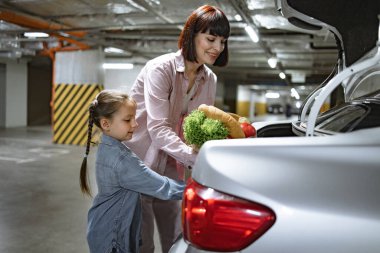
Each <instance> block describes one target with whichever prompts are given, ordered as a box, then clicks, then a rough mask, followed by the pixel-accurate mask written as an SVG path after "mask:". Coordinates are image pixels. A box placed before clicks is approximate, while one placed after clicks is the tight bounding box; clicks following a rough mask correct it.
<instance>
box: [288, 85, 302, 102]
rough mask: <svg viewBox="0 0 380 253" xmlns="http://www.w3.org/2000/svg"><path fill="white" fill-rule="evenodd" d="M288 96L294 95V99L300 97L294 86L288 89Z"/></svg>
mask: <svg viewBox="0 0 380 253" xmlns="http://www.w3.org/2000/svg"><path fill="white" fill-rule="evenodd" d="M290 96H291V97H294V98H295V99H297V100H298V99H300V95H299V94H298V92H297V90H296V89H294V88H291V89H290Z"/></svg>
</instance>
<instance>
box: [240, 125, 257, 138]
mask: <svg viewBox="0 0 380 253" xmlns="http://www.w3.org/2000/svg"><path fill="white" fill-rule="evenodd" d="M240 127H241V129H243V132H244V135H245V137H246V138H248V137H255V136H256V129H255V128H254V127H253V126H252V125H251V124H249V123H247V122H243V123H240Z"/></svg>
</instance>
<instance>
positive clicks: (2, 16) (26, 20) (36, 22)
mask: <svg viewBox="0 0 380 253" xmlns="http://www.w3.org/2000/svg"><path fill="white" fill-rule="evenodd" d="M0 20H4V21H6V22H9V23H13V24H16V25H19V26H22V27H26V28H32V29H39V30H50V31H51V32H48V33H49V34H50V35H51V36H54V37H57V38H58V39H59V40H65V41H67V42H69V43H70V44H73V45H75V46H76V47H77V48H76V49H77V50H86V49H89V48H90V46H89V45H87V44H85V43H83V42H80V41H77V40H75V39H73V38H69V37H65V36H62V35H59V34H57V33H58V32H60V30H61V29H67V27H66V26H63V25H60V24H56V23H52V22H47V21H44V20H41V19H38V18H35V17H31V16H27V15H21V14H17V13H14V12H10V11H0ZM65 34H68V35H71V36H74V37H77V38H83V37H84V36H85V35H86V34H87V32H83V31H67V32H65Z"/></svg>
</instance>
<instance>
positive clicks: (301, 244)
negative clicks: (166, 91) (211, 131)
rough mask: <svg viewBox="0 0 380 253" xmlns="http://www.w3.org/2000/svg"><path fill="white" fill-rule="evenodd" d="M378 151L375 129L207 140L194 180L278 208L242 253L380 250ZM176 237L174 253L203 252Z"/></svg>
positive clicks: (379, 142) (378, 130)
mask: <svg viewBox="0 0 380 253" xmlns="http://www.w3.org/2000/svg"><path fill="white" fill-rule="evenodd" d="M358 152H359V153H358ZM379 154H380V128H374V129H366V130H359V131H356V132H353V133H347V134H341V135H335V136H326V137H313V138H310V137H284V138H249V139H240V140H220V141H209V142H207V143H205V144H204V146H203V147H202V149H201V150H200V153H199V156H198V158H197V161H196V164H195V167H194V169H193V172H192V177H193V179H194V180H195V181H197V182H198V183H200V184H201V185H205V186H207V187H210V188H212V189H214V190H217V191H220V192H223V193H227V194H230V195H233V196H236V197H240V198H243V199H246V200H249V201H254V202H257V203H260V204H262V205H266V206H268V207H270V208H271V209H272V210H273V211H274V212H275V214H276V222H275V224H274V225H273V227H272V228H270V229H269V230H268V231H267V232H266V233H265V234H264V235H263V236H262V237H260V238H259V239H258V240H257V241H255V242H254V243H253V244H251V245H250V246H248V247H247V248H246V249H244V250H242V251H241V252H259V253H264V252H292V253H293V252H316V253H317V252H318V253H319V252H334V253H336V252H345V253H349V252H373V253H375V252H380V233H379V231H380V198H379V193H380V184H379V179H380V155H379ZM362 228H365V231H364V230H362ZM284 235H286V236H284ZM181 240H182V241H181V242H178V243H177V244H176V245H177V248H176V249H174V248H173V249H172V251H171V252H172V253H179V252H206V251H200V250H198V249H195V248H193V247H192V246H190V245H188V244H187V243H185V242H184V241H183V239H181Z"/></svg>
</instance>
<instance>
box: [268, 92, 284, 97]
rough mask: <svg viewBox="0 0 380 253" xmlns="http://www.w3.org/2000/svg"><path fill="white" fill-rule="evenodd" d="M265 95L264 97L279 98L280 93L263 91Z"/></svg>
mask: <svg viewBox="0 0 380 253" xmlns="http://www.w3.org/2000/svg"><path fill="white" fill-rule="evenodd" d="M265 97H266V98H279V97H280V93H278V92H267V93H265Z"/></svg>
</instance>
